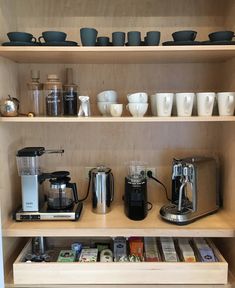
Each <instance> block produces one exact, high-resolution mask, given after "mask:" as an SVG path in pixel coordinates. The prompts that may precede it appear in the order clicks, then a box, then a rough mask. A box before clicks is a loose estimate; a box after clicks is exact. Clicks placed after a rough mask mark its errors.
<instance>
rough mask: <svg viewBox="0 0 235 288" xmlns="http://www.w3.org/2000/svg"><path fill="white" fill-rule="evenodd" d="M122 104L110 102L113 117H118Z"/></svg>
mask: <svg viewBox="0 0 235 288" xmlns="http://www.w3.org/2000/svg"><path fill="white" fill-rule="evenodd" d="M122 110H123V104H111V105H110V114H111V116H113V117H120V116H121V115H122Z"/></svg>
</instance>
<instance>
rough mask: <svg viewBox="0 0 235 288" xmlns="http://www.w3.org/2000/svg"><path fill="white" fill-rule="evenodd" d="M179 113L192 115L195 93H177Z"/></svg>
mask: <svg viewBox="0 0 235 288" xmlns="http://www.w3.org/2000/svg"><path fill="white" fill-rule="evenodd" d="M175 96H176V108H177V115H178V116H182V117H189V116H191V115H192V110H193V101H194V97H195V93H176V94H175Z"/></svg>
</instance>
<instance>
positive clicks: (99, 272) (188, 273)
mask: <svg viewBox="0 0 235 288" xmlns="http://www.w3.org/2000/svg"><path fill="white" fill-rule="evenodd" d="M61 241H64V240H63V239H61V240H59V242H57V238H55V239H53V238H48V242H47V247H48V249H49V250H51V249H53V251H55V250H56V249H58V248H59V247H68V246H67V244H68V240H67V239H65V241H66V242H61ZM77 241H78V240H76V242H77ZM96 241H97V240H96ZM61 243H63V245H64V243H66V246H62V245H61ZM208 243H209V245H210V247H211V248H212V250H213V253H214V255H215V258H216V259H217V261H216V262H200V261H201V260H197V262H164V260H161V262H112V263H110V262H107V263H105V262H90V263H83V262H69V263H68V262H67V263H64V262H56V259H57V257H56V258H54V257H52V258H51V259H52V262H29V263H28V262H25V256H26V255H28V254H31V253H32V242H31V240H30V241H29V242H28V243H27V244H26V246H25V247H24V249H23V250H22V251H21V253H20V254H19V256H18V257H17V259H16V260H15V262H14V264H13V271H14V283H16V284H18V285H22V286H17V285H13V287H32V285H33V286H34V285H36V286H34V287H37V285H39V284H38V283H40V286H38V287H43V286H42V285H44V286H45V287H53V285H54V286H56V285H63V287H65V286H64V285H69V284H70V285H96V284H105V285H113V284H116V285H117V284H118V285H137V284H143V285H146V284H148V285H149V284H154V285H156V284H167V285H176V284H180V285H184V287H185V284H188V285H189V284H197V285H199V284H203V285H208V284H210V285H215V284H227V276H228V263H227V262H226V260H225V259H224V258H223V256H222V255H221V254H220V252H219V250H218V249H217V248H216V247H215V245H214V244H213V243H212V242H211V241H208ZM70 246H71V244H70ZM60 249H61V248H60ZM62 250H64V248H63V249H62ZM177 253H178V252H177ZM194 253H195V256H196V255H197V254H196V251H194ZM161 258H162V257H161ZM53 259H54V260H53ZM162 259H163V258H162ZM169 276H170V277H169ZM27 285H30V286H27ZM50 285H51V286H50ZM73 287H74V286H73ZM78 287H79V286H78ZM111 287H112V286H111ZM209 287H210V286H209ZM211 287H213V286H211Z"/></svg>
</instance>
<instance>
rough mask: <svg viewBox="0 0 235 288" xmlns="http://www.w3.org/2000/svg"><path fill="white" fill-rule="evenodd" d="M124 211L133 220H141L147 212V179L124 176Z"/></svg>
mask: <svg viewBox="0 0 235 288" xmlns="http://www.w3.org/2000/svg"><path fill="white" fill-rule="evenodd" d="M123 199H124V211H125V214H126V216H127V217H128V218H129V219H131V220H135V221H139V220H143V219H144V218H145V217H146V216H147V214H148V201H147V179H141V181H133V180H131V179H129V178H128V177H126V178H125V194H124V197H123Z"/></svg>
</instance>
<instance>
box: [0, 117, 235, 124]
mask: <svg viewBox="0 0 235 288" xmlns="http://www.w3.org/2000/svg"><path fill="white" fill-rule="evenodd" d="M1 122H2V123H47V122H48V123H63V122H64V123H103V122H107V123H109V122H110V123H115V122H116V123H132V122H133V123H137V122H138V123H139V122H140V123H151V122H160V123H161V122H163V123H164V122H172V123H176V122H235V116H212V117H204V116H200V117H199V116H192V117H175V116H173V117H154V116H146V117H102V116H95V117H94V116H92V117H0V123H1Z"/></svg>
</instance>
